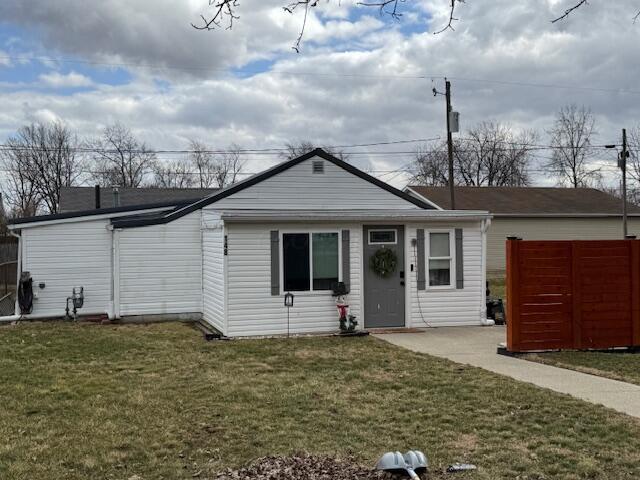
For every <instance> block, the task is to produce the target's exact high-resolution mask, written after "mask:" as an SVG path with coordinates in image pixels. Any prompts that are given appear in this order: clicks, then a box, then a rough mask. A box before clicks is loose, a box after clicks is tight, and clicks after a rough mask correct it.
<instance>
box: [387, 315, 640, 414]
mask: <svg viewBox="0 0 640 480" xmlns="http://www.w3.org/2000/svg"><path fill="white" fill-rule="evenodd" d="M505 334H506V330H505V329H504V327H497V326H496V327H443V328H431V329H425V330H424V331H421V332H420V333H389V334H375V336H376V337H377V338H380V339H381V340H385V341H387V342H389V343H392V344H394V345H398V346H400V347H404V348H407V349H409V350H413V351H415V352H421V353H428V354H430V355H435V356H437V357H443V358H448V359H449V360H453V361H454V362H458V363H466V364H469V365H473V366H475V367H480V368H484V369H485V370H489V371H491V372H495V373H499V374H501V375H506V376H507V377H511V378H514V379H516V380H519V381H521V382H527V383H533V384H534V385H538V386H539V387H543V388H548V389H550V390H555V391H556V392H561V393H566V394H569V395H572V396H574V397H576V398H580V399H582V400H586V401H587V402H591V403H597V404H602V405H604V406H606V407H609V408H612V409H614V410H617V411H619V412H623V413H626V414H628V415H632V416H634V417H639V418H640V386H637V385H632V384H629V383H624V382H618V381H616V380H610V379H608V378H602V377H597V376H595V375H588V374H586V373H580V372H574V371H572V370H566V369H564V368H557V367H552V366H550V365H542V364H540V363H535V362H529V361H527V360H520V359H517V358H513V357H507V356H504V355H498V354H497V353H496V349H497V347H498V344H500V343H501V342H504V341H505Z"/></svg>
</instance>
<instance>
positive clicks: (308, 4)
mask: <svg viewBox="0 0 640 480" xmlns="http://www.w3.org/2000/svg"><path fill="white" fill-rule="evenodd" d="M319 1H320V0H298V1H295V2H291V3H290V4H289V5H287V6H286V7H282V8H283V10H284V11H285V12H288V13H291V14H293V12H294V11H295V9H296V8H298V7H299V6H301V5H302V6H303V7H304V17H303V19H302V27H301V28H300V34H299V35H298V38H297V39H296V41H295V43H294V44H293V47H291V48H293V49H294V50H295V51H296V53H300V42H302V37H303V36H304V30H305V28H306V27H307V16H308V15H309V8H313V7H316V6H318V2H319Z"/></svg>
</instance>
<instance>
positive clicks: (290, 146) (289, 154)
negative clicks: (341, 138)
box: [280, 140, 349, 161]
mask: <svg viewBox="0 0 640 480" xmlns="http://www.w3.org/2000/svg"><path fill="white" fill-rule="evenodd" d="M315 148H318V147H316V145H314V144H313V142H311V141H309V140H299V141H297V142H288V143H287V144H286V145H285V150H284V151H283V152H282V153H280V158H283V159H286V160H291V159H293V158H297V157H300V156H301V155H304V154H305V153H309V152H310V151H312V150H314V149H315ZM319 148H322V149H323V150H324V151H325V152H327V153H328V154H329V155H333V156H334V157H336V158H339V159H340V160H344V161H347V160H348V159H349V154H348V153H347V152H344V151H343V150H340V149H336V148H332V147H319Z"/></svg>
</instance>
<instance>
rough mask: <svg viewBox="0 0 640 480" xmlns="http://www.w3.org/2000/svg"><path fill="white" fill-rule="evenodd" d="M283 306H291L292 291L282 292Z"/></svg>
mask: <svg viewBox="0 0 640 480" xmlns="http://www.w3.org/2000/svg"><path fill="white" fill-rule="evenodd" d="M284 306H285V307H293V293H291V292H287V293H285V294H284Z"/></svg>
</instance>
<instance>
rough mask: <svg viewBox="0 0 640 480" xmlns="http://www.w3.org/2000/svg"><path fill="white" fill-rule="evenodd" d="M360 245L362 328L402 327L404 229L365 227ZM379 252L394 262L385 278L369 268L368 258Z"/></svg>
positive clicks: (382, 226) (388, 226) (369, 260)
mask: <svg viewBox="0 0 640 480" xmlns="http://www.w3.org/2000/svg"><path fill="white" fill-rule="evenodd" d="M363 241H364V245H363V252H364V256H363V257H364V258H363V261H364V326H365V328H379V327H404V303H405V292H404V288H405V287H404V284H405V271H404V226H402V225H367V226H365V227H364V235H363ZM380 249H389V250H391V251H392V252H393V254H394V256H393V257H394V258H395V260H396V262H397V263H396V267H395V270H394V271H393V272H391V273H389V274H387V275H381V274H380V272H376V271H375V270H374V269H373V268H372V267H371V258H372V257H373V256H375V255H376V252H378V251H379V250H380ZM380 257H384V255H383V254H381V255H380V256H379V257H378V258H380Z"/></svg>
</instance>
